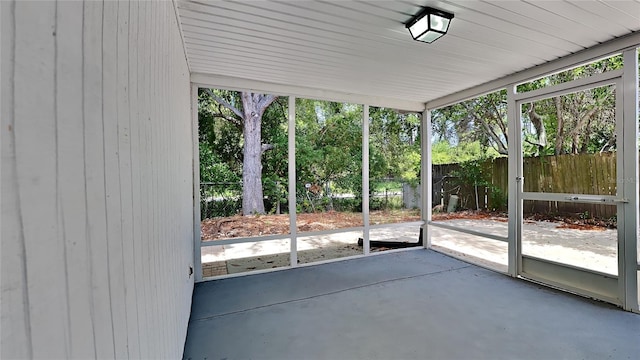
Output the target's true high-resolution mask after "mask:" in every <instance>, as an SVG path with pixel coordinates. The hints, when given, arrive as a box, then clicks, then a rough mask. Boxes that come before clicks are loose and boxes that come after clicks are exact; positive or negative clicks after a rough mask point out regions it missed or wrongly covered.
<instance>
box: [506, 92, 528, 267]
mask: <svg viewBox="0 0 640 360" xmlns="http://www.w3.org/2000/svg"><path fill="white" fill-rule="evenodd" d="M515 91H516V86H515V85H510V86H507V134H508V137H509V138H508V144H507V146H508V152H509V162H508V164H509V170H508V176H509V181H508V182H507V183H508V186H509V191H508V194H509V199H508V207H509V212H508V213H509V232H508V237H509V246H508V248H509V250H508V264H509V265H508V273H509V275H511V276H513V277H516V276H518V274H519V273H520V260H519V259H520V251H521V249H520V236H521V234H520V228H521V224H522V200H520V195H519V192H520V190H521V189H522V186H523V184H524V181H525V179H523V177H522V146H521V143H520V142H521V136H522V133H521V130H520V128H521V124H520V116H519V115H518V112H519V111H520V110H519V109H518V108H517V103H516V100H515Z"/></svg>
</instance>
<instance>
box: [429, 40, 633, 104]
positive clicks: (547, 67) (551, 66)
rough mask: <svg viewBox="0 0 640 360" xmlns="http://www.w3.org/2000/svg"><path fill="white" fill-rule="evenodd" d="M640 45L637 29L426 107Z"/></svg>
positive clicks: (459, 99)
mask: <svg viewBox="0 0 640 360" xmlns="http://www.w3.org/2000/svg"><path fill="white" fill-rule="evenodd" d="M639 46H640V31H636V32H633V33H631V34H628V35H625V36H622V37H619V38H617V39H613V40H610V41H607V42H604V43H602V44H598V45H596V46H593V47H590V48H588V49H585V50H582V51H579V52H576V53H573V54H571V55H567V56H564V57H561V58H558V59H556V60H553V61H550V62H547V63H545V64H542V65H538V66H534V67H532V68H529V69H526V70H523V71H520V72H517V73H514V74H511V75H507V76H505V77H502V78H499V79H496V80H493V81H489V82H487V83H484V84H482V85H478V86H474V87H471V88H469V89H466V90H462V91H459V92H456V93H453V94H450V95H446V96H443V97H440V98H438V99H435V100H432V101H429V102H427V103H426V108H427V109H429V110H434V109H438V108H441V107H445V106H448V105H451V104H455V103H458V102H461V101H464V100H468V99H471V98H474V97H477V96H481V95H484V94H487V93H490V92H493V91H496V90H499V89H504V88H506V87H507V86H510V85H516V84H520V83H523V82H525V81H531V80H535V79H539V78H541V77H543V76H547V75H550V74H553V73H557V72H559V71H562V70H564V69H568V68H572V67H576V66H579V65H581V64H585V63H589V62H592V61H595V60H598V59H601V58H603V57H607V56H610V55H613V54H615V53H618V52H622V51H624V50H627V49H632V48H637V47H639Z"/></svg>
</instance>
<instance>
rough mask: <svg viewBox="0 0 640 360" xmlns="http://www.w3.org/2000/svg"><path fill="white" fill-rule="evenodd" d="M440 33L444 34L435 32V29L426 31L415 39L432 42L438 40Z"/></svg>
mask: <svg viewBox="0 0 640 360" xmlns="http://www.w3.org/2000/svg"><path fill="white" fill-rule="evenodd" d="M442 35H444V33H439V32H436V31H427V32H426V33H424V34H422V36H420V37H419V38H417V39H416V40H419V41H424V42H426V43H432V42H434V41H436V40H438V39H439V38H440V37H441V36H442Z"/></svg>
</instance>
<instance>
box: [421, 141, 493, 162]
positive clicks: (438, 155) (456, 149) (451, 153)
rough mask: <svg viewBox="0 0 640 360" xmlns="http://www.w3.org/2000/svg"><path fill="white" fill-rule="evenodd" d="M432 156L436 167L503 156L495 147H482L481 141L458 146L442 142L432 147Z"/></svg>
mask: <svg viewBox="0 0 640 360" xmlns="http://www.w3.org/2000/svg"><path fill="white" fill-rule="evenodd" d="M431 156H432V163H433V164H434V165H441V164H457V163H462V162H467V161H472V160H481V159H493V158H496V157H500V156H501V155H500V154H499V153H498V152H497V151H496V150H495V149H494V148H493V147H486V146H482V144H481V143H480V142H479V141H473V142H465V143H459V144H457V145H456V146H452V145H451V144H449V142H448V141H445V140H440V141H437V142H435V143H433V144H432V145H431Z"/></svg>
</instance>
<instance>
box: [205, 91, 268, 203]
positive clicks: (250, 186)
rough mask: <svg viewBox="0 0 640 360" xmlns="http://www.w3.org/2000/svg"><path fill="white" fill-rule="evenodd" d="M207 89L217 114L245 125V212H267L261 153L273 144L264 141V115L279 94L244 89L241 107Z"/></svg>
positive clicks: (237, 124)
mask: <svg viewBox="0 0 640 360" xmlns="http://www.w3.org/2000/svg"><path fill="white" fill-rule="evenodd" d="M205 92H206V94H208V95H209V96H210V97H211V99H213V100H215V102H216V103H217V107H214V109H212V112H213V114H214V116H215V117H218V118H222V119H225V120H227V121H228V122H229V123H231V124H234V125H235V126H236V127H239V128H241V129H242V137H243V148H242V155H243V156H242V214H243V215H251V214H264V213H265V207H264V193H263V189H262V155H263V154H264V152H265V151H267V150H271V149H273V148H274V145H273V144H263V143H262V116H263V114H264V112H265V110H266V109H267V108H268V107H269V105H271V104H272V103H273V102H274V101H275V100H276V99H277V98H278V97H277V96H275V95H268V94H257V93H251V92H242V93H240V102H241V103H242V108H240V107H239V106H237V105H236V104H235V101H230V100H231V99H225V98H224V97H223V96H219V95H218V94H216V93H215V92H213V91H211V90H210V89H205ZM220 95H222V94H220ZM226 95H229V93H228V92H227V93H226ZM212 105H213V104H212Z"/></svg>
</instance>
